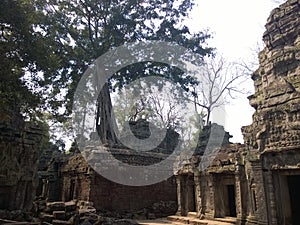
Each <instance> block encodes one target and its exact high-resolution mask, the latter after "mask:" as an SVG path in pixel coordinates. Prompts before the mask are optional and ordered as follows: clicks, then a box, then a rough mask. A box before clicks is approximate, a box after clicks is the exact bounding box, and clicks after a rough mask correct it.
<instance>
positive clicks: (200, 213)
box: [194, 172, 203, 218]
mask: <svg viewBox="0 0 300 225" xmlns="http://www.w3.org/2000/svg"><path fill="white" fill-rule="evenodd" d="M194 182H195V198H196V211H197V217H199V218H201V217H202V216H203V206H202V194H201V177H200V173H199V172H195V173H194Z"/></svg>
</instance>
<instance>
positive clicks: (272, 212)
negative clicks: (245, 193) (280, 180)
mask: <svg viewBox="0 0 300 225" xmlns="http://www.w3.org/2000/svg"><path fill="white" fill-rule="evenodd" d="M264 179H265V188H266V200H267V202H266V205H267V211H268V220H269V224H270V225H277V224H278V223H277V210H276V200H275V193H274V185H273V177H272V171H271V170H269V171H267V172H265V173H264Z"/></svg>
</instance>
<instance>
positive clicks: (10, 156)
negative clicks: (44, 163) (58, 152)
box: [0, 121, 42, 211]
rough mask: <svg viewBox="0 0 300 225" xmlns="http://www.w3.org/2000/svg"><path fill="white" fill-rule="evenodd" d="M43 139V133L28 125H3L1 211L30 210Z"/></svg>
mask: <svg viewBox="0 0 300 225" xmlns="http://www.w3.org/2000/svg"><path fill="white" fill-rule="evenodd" d="M41 137H42V130H41V129H39V128H38V127H36V126H32V125H30V124H28V123H22V124H19V125H16V124H15V125H12V123H11V122H7V121H2V122H1V123H0V149H1V151H0V209H9V210H25V211H26V210H30V209H31V207H32V202H33V200H34V198H35V194H36V188H37V186H38V175H37V167H38V159H39V155H40V154H39V153H40V140H41Z"/></svg>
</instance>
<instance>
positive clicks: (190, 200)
mask: <svg viewBox="0 0 300 225" xmlns="http://www.w3.org/2000/svg"><path fill="white" fill-rule="evenodd" d="M187 205H188V206H187V210H188V212H195V211H196V199H195V183H194V177H193V176H189V177H188V179H187Z"/></svg>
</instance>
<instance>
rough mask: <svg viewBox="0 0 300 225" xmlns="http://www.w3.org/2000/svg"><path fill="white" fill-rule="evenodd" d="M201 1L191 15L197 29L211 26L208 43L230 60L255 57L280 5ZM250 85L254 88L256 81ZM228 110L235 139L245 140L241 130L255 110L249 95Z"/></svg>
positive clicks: (268, 0) (265, 0)
mask: <svg viewBox="0 0 300 225" xmlns="http://www.w3.org/2000/svg"><path fill="white" fill-rule="evenodd" d="M197 4H198V5H197V7H195V8H194V10H193V12H192V14H191V21H190V23H191V25H192V27H193V29H195V31H196V30H203V29H206V28H208V29H209V31H210V32H211V33H213V38H212V39H211V40H209V41H208V42H207V43H208V44H209V46H211V47H216V48H217V51H218V53H221V54H222V55H223V56H224V57H225V58H226V59H228V60H230V61H236V60H238V59H243V60H245V61H246V60H247V59H249V58H251V57H252V58H253V49H255V48H256V46H257V43H262V41H261V40H262V35H263V32H264V31H265V27H264V25H265V23H266V21H267V18H268V16H269V15H270V12H271V10H272V9H273V8H275V7H276V6H277V5H278V4H276V3H274V2H273V1H272V0H197ZM246 85H247V86H249V89H250V90H252V89H253V83H252V82H249V84H246ZM225 111H226V112H225V116H226V117H225V120H226V121H225V129H226V130H227V131H229V132H230V134H231V135H233V138H232V139H231V141H232V142H243V137H242V134H241V131H240V129H241V127H242V126H245V125H249V124H251V122H252V114H253V112H254V109H253V108H252V107H251V106H250V105H249V102H248V99H247V98H246V96H241V97H239V98H237V99H235V100H232V102H231V104H230V105H227V106H226V108H225Z"/></svg>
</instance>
